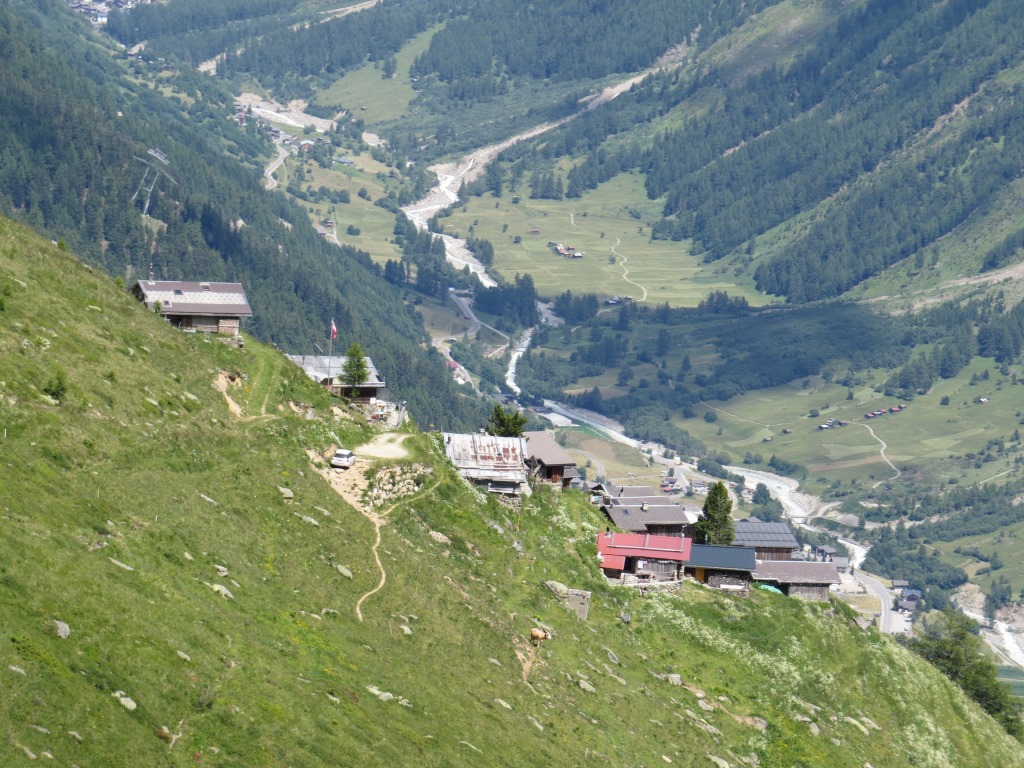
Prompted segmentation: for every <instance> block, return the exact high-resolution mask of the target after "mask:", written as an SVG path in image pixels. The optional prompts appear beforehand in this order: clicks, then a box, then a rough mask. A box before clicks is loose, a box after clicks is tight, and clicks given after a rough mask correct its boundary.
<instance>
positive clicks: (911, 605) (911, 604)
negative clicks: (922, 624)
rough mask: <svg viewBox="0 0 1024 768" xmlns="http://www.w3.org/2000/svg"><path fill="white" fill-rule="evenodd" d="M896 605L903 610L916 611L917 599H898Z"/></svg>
mask: <svg viewBox="0 0 1024 768" xmlns="http://www.w3.org/2000/svg"><path fill="white" fill-rule="evenodd" d="M896 607H897V608H899V609H900V610H901V611H916V610H917V601H916V600H897V601H896Z"/></svg>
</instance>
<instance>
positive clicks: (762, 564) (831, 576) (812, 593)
mask: <svg viewBox="0 0 1024 768" xmlns="http://www.w3.org/2000/svg"><path fill="white" fill-rule="evenodd" d="M754 580H755V581H759V582H761V583H763V584H770V585H771V586H773V587H776V588H777V589H779V590H781V592H782V593H783V594H784V595H788V596H790V597H802V598H803V599H805V600H821V601H827V600H828V595H829V588H830V587H831V586H832V585H833V584H838V583H839V572H838V571H837V570H836V567H835V565H833V564H832V563H814V562H807V563H805V562H801V561H798V560H791V561H789V562H786V561H782V560H761V561H758V563H757V569H756V570H755V571H754Z"/></svg>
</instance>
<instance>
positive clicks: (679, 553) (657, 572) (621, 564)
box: [597, 532, 690, 581]
mask: <svg viewBox="0 0 1024 768" xmlns="http://www.w3.org/2000/svg"><path fill="white" fill-rule="evenodd" d="M597 557H598V560H600V562H601V570H602V571H604V574H605V576H608V577H609V578H620V577H621V576H622V575H623V574H627V573H629V574H633V575H634V576H637V577H639V578H643V579H651V580H656V581H677V580H678V579H679V576H680V573H681V571H682V567H683V563H685V562H686V561H687V560H689V558H690V540H689V539H684V538H681V537H679V536H651V535H650V534H646V533H612V532H608V533H599V534H597Z"/></svg>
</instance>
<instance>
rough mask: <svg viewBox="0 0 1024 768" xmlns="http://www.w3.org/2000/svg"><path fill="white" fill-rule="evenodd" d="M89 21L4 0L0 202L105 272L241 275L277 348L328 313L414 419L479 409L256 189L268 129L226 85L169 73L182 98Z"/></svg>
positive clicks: (371, 277) (292, 345)
mask: <svg viewBox="0 0 1024 768" xmlns="http://www.w3.org/2000/svg"><path fill="white" fill-rule="evenodd" d="M69 32H73V34H69ZM87 34H88V33H87V31H86V29H85V28H84V25H81V24H80V22H79V19H78V17H71V16H68V15H67V14H66V13H65V12H63V11H62V10H61V8H60V6H59V5H58V4H57V3H53V4H52V7H51V6H50V3H43V4H42V8H40V7H39V4H30V3H27V2H21V1H20V0H18V1H17V2H13V3H9V4H7V5H5V6H4V7H2V8H0V50H3V52H4V55H3V57H2V58H0V134H2V136H3V141H2V149H0V213H3V214H4V215H8V216H11V217H13V218H16V219H18V220H20V221H23V222H26V223H28V224H30V225H32V226H33V227H35V228H36V229H38V230H40V231H42V232H45V233H47V234H49V235H50V236H51V237H52V238H53V239H55V240H56V239H62V240H64V241H65V242H66V244H67V245H68V247H69V248H70V249H72V250H73V251H74V252H76V253H78V254H80V255H81V256H82V257H83V258H84V259H86V260H88V261H91V262H93V263H95V264H98V265H100V266H102V267H103V268H105V269H106V270H108V271H109V272H110V273H111V274H112V275H117V276H125V275H126V271H130V274H131V275H134V276H135V277H138V276H139V275H144V274H146V272H147V271H148V269H149V268H150V264H152V267H153V269H154V272H155V274H156V275H157V276H158V277H160V278H168V279H176V278H191V279H207V280H237V281H241V282H242V283H243V284H244V285H245V288H246V291H247V293H248V295H249V298H250V302H251V304H252V305H253V308H254V310H255V314H254V317H253V319H252V321H251V324H250V325H249V327H248V330H249V331H251V332H252V333H253V334H255V335H256V336H258V337H260V338H262V339H264V340H267V341H272V342H274V343H276V344H278V345H279V346H281V347H283V348H285V349H287V350H288V351H294V352H312V351H313V343H314V342H316V341H318V340H321V339H323V338H324V334H325V333H326V327H327V324H328V323H329V322H330V319H331V318H332V317H333V318H335V319H336V321H337V325H338V328H339V334H340V339H341V343H342V344H346V345H347V344H349V343H351V342H353V341H359V342H360V343H361V344H362V346H363V349H365V350H366V351H367V354H369V355H370V356H371V357H372V358H373V360H374V362H375V363H376V365H377V367H378V369H379V370H380V371H381V372H382V373H383V375H384V377H385V379H386V380H387V381H388V383H389V385H390V386H391V388H392V394H393V395H394V396H395V397H398V398H400V399H404V400H407V401H408V402H409V407H410V411H411V412H412V413H413V414H414V415H415V416H416V417H417V418H418V419H420V420H422V421H423V422H424V423H435V424H438V425H445V426H451V427H453V428H454V427H472V426H476V425H478V424H481V423H483V421H484V420H485V419H486V412H485V409H484V407H483V406H482V405H480V404H479V403H477V402H476V401H474V400H471V399H467V398H465V397H464V396H462V395H460V394H459V393H458V392H457V391H456V389H455V386H454V384H453V383H452V381H451V378H450V377H449V376H448V375H447V373H446V370H445V368H444V365H443V361H442V360H441V359H440V357H439V356H438V355H437V354H436V353H434V352H424V350H423V348H422V347H421V346H420V343H421V342H423V341H425V333H424V331H423V329H422V326H421V324H420V321H419V319H418V317H417V316H416V314H415V312H414V311H413V310H412V308H410V307H407V306H406V305H405V304H404V303H403V302H402V300H401V295H400V293H399V292H398V291H397V290H396V289H392V288H389V287H388V285H387V283H386V282H384V281H383V280H382V279H381V274H380V272H381V271H380V269H379V268H378V267H377V266H375V265H374V264H372V262H371V261H370V259H369V257H368V256H367V255H366V254H365V253H361V252H359V251H357V250H355V249H352V248H347V247H346V248H340V249H339V248H337V247H334V246H331V245H328V244H327V243H325V242H324V240H323V238H322V237H320V236H319V235H318V234H317V233H316V231H315V230H314V229H313V227H312V226H311V225H310V222H309V218H308V216H307V214H306V213H305V211H303V210H302V209H300V208H298V207H297V206H295V205H294V204H292V203H289V202H288V201H287V199H286V198H284V197H283V196H281V195H280V194H270V193H267V192H265V191H264V190H263V189H262V179H261V177H260V174H259V173H258V172H257V171H256V168H255V165H254V163H255V162H256V159H257V157H258V154H259V153H260V152H261V151H266V150H267V149H268V145H267V144H266V143H265V139H262V138H261V137H260V136H259V135H258V134H256V133H254V132H252V129H249V130H248V131H247V130H245V129H239V128H237V127H236V126H235V125H234V123H232V122H231V121H228V120H226V119H224V116H225V115H226V114H230V111H231V109H232V106H231V104H232V98H231V95H230V94H229V93H228V92H226V91H223V90H220V89H218V87H217V86H216V84H215V83H213V82H211V81H207V82H204V83H203V94H202V95H203V98H202V99H198V98H195V97H196V96H197V95H198V94H197V92H196V85H195V83H196V80H195V76H194V74H189V72H190V70H183V71H182V73H181V74H180V75H177V76H172V79H171V80H170V83H171V84H172V86H173V87H174V89H175V90H176V91H178V93H179V94H180V96H179V97H178V98H174V97H172V98H167V97H165V96H162V95H161V94H160V93H159V92H157V91H154V90H152V89H150V88H148V87H140V86H137V85H135V84H133V83H132V82H131V81H130V80H129V79H128V78H126V77H125V71H124V68H123V64H122V61H123V60H117V59H115V58H112V57H111V56H110V54H109V53H108V52H105V51H103V50H101V49H99V48H97V47H96V46H95V45H94V44H90V43H87V42H78V41H77V40H78V39H80V38H82V37H84V36H85V35H87ZM58 37H59V38H60V42H59V43H58V41H57V38H58ZM69 40H70V41H71V42H69ZM57 51H60V53H59V54H58V53H57ZM186 100H187V101H186ZM184 103H190V104H191V106H188V107H183V106H182V105H183V104H184ZM154 148H155V149H158V150H159V151H160V152H161V153H162V155H163V156H164V157H166V158H167V161H168V162H167V165H166V166H163V165H161V169H162V170H165V171H166V177H161V179H160V181H159V182H158V184H157V185H156V186H155V187H154V191H153V194H152V199H151V202H150V207H149V217H148V218H147V219H145V220H144V219H143V217H142V216H141V215H140V214H141V213H142V209H143V207H144V199H145V195H137V194H136V193H137V190H138V189H139V186H140V180H141V179H142V177H143V173H144V172H145V170H146V167H145V166H144V165H143V164H142V163H141V162H140V161H139V159H138V158H143V159H146V158H150V159H151V158H152V156H150V155H149V154H148V150H149V149H154ZM151 161H152V162H154V163H155V162H156V161H155V160H151ZM240 164H241V165H240Z"/></svg>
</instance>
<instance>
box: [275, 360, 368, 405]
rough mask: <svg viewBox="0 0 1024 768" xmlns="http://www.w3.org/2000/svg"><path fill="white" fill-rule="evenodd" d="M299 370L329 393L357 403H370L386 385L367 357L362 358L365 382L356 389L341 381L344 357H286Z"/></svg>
mask: <svg viewBox="0 0 1024 768" xmlns="http://www.w3.org/2000/svg"><path fill="white" fill-rule="evenodd" d="M286 357H287V358H288V359H289V360H291V361H292V362H293V363H295V364H296V365H297V366H299V368H301V369H302V370H303V371H305V372H306V375H307V376H309V378H311V379H312V380H313V381H315V382H316V383H317V384H319V385H320V386H322V387H327V389H329V390H330V391H331V392H333V393H334V394H336V395H341V396H342V397H347V398H350V399H352V400H358V401H359V402H370V401H371V400H375V399H380V398H382V397H383V395H384V389H385V388H386V386H387V385H386V384H385V383H384V379H383V378H381V375H380V373H379V372H378V371H377V366H375V365H374V364H373V361H372V360H371V359H370V358H368V357H363V362H364V363H365V364H366V381H364V382H363V383H362V384H360V385H359V386H358V387H349V386H346V385H345V382H344V381H343V380H342V372H343V371H344V370H345V363H347V362H348V358H347V357H346V356H345V355H333V356H327V355H286Z"/></svg>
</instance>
